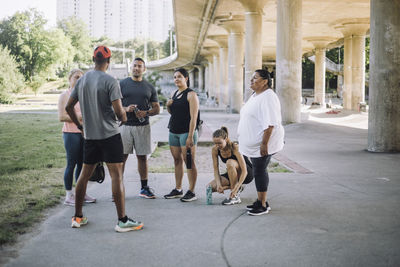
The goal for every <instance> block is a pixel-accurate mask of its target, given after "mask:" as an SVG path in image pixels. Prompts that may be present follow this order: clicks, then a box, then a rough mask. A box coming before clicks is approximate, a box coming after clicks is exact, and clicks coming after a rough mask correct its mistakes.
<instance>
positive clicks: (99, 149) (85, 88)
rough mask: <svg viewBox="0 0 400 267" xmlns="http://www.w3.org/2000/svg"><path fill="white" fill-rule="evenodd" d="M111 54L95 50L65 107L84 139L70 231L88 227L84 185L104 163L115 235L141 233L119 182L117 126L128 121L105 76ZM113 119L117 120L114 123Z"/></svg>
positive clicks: (111, 81)
mask: <svg viewBox="0 0 400 267" xmlns="http://www.w3.org/2000/svg"><path fill="white" fill-rule="evenodd" d="M110 58H111V51H110V49H109V48H107V47H106V46H99V47H97V48H96V49H95V50H94V53H93V61H94V63H95V67H94V70H91V71H88V72H87V73H85V75H83V76H82V77H81V78H80V79H79V80H78V82H77V83H76V85H75V90H74V91H73V93H72V94H71V96H70V98H69V100H68V103H67V106H66V107H65V109H66V111H67V113H68V115H69V116H70V117H71V119H72V121H73V122H74V123H75V124H76V125H77V127H78V129H80V130H81V131H82V133H83V135H84V138H85V141H84V153H83V168H82V171H81V174H80V177H79V179H78V183H77V185H76V189H75V192H76V197H75V215H74V217H72V224H71V226H72V228H79V227H81V226H82V225H85V224H87V222H88V220H87V218H86V217H83V213H82V205H83V200H84V197H85V193H86V187H87V183H88V181H89V178H90V176H91V175H92V173H93V171H94V169H95V167H96V164H97V163H98V162H105V163H106V164H107V168H108V170H109V173H110V176H111V180H112V193H113V197H114V201H115V206H116V209H117V214H118V223H117V225H116V226H115V231H117V232H128V231H132V230H140V229H142V228H143V223H141V222H138V221H135V220H132V219H130V218H128V216H126V214H125V189H124V184H123V182H122V166H123V161H124V157H123V147H122V140H121V134H120V130H119V126H120V125H121V124H124V123H125V122H126V120H127V117H126V112H125V110H124V108H123V107H122V102H121V98H122V94H121V89H120V87H119V83H118V81H117V80H116V79H114V78H113V77H112V76H110V75H108V74H107V73H106V70H107V69H108V66H109V64H110ZM78 101H79V104H80V108H81V112H82V118H83V125H81V123H80V122H79V120H78V118H77V116H76V113H75V110H74V106H75V104H76V103H77V102H78ZM116 117H117V118H118V120H119V123H118V121H116Z"/></svg>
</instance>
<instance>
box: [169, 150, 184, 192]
mask: <svg viewBox="0 0 400 267" xmlns="http://www.w3.org/2000/svg"><path fill="white" fill-rule="evenodd" d="M169 148H170V150H171V154H172V157H173V158H174V167H175V184H176V186H175V188H176V189H178V190H181V189H182V178H183V159H182V151H181V147H179V146H170V147H169Z"/></svg>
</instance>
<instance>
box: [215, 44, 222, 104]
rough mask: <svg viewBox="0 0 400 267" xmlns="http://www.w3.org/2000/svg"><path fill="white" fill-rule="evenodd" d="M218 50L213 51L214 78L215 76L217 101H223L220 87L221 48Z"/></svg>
mask: <svg viewBox="0 0 400 267" xmlns="http://www.w3.org/2000/svg"><path fill="white" fill-rule="evenodd" d="M217 51H218V52H215V53H213V67H214V70H213V78H214V94H215V95H214V96H215V98H216V103H218V104H219V103H220V102H221V95H220V93H221V89H220V82H219V81H220V71H219V56H218V54H219V49H218V50H217Z"/></svg>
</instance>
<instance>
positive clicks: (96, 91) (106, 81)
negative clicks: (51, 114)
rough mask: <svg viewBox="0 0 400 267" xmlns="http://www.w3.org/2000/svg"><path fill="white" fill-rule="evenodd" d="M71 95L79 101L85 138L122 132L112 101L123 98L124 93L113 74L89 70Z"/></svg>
mask: <svg viewBox="0 0 400 267" xmlns="http://www.w3.org/2000/svg"><path fill="white" fill-rule="evenodd" d="M71 97H73V98H75V99H77V100H78V101H79V104H80V107H81V112H82V118H83V130H84V136H85V139H88V140H102V139H106V138H108V137H111V136H113V135H116V134H118V133H119V132H120V131H119V127H118V126H119V125H118V122H117V117H116V115H115V113H114V110H113V108H112V101H114V100H117V99H121V98H122V94H121V89H120V87H119V83H118V81H117V80H116V79H114V78H113V77H112V76H110V75H108V74H107V73H105V72H103V71H98V70H91V71H88V72H87V73H85V75H83V76H82V77H81V78H80V79H79V80H78V82H77V83H76V85H75V90H74V91H73V92H72V94H71Z"/></svg>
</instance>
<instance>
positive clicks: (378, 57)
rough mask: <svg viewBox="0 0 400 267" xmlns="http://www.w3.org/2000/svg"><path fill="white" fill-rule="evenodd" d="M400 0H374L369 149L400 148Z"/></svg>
mask: <svg viewBox="0 0 400 267" xmlns="http://www.w3.org/2000/svg"><path fill="white" fill-rule="evenodd" d="M399 10H400V2H399V1H390V0H371V29H370V35H371V43H370V45H371V46H370V72H369V73H370V76H369V77H370V78H369V103H368V104H369V116H368V151H371V152H400V108H399V107H400V20H399V12H398V11H399Z"/></svg>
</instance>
